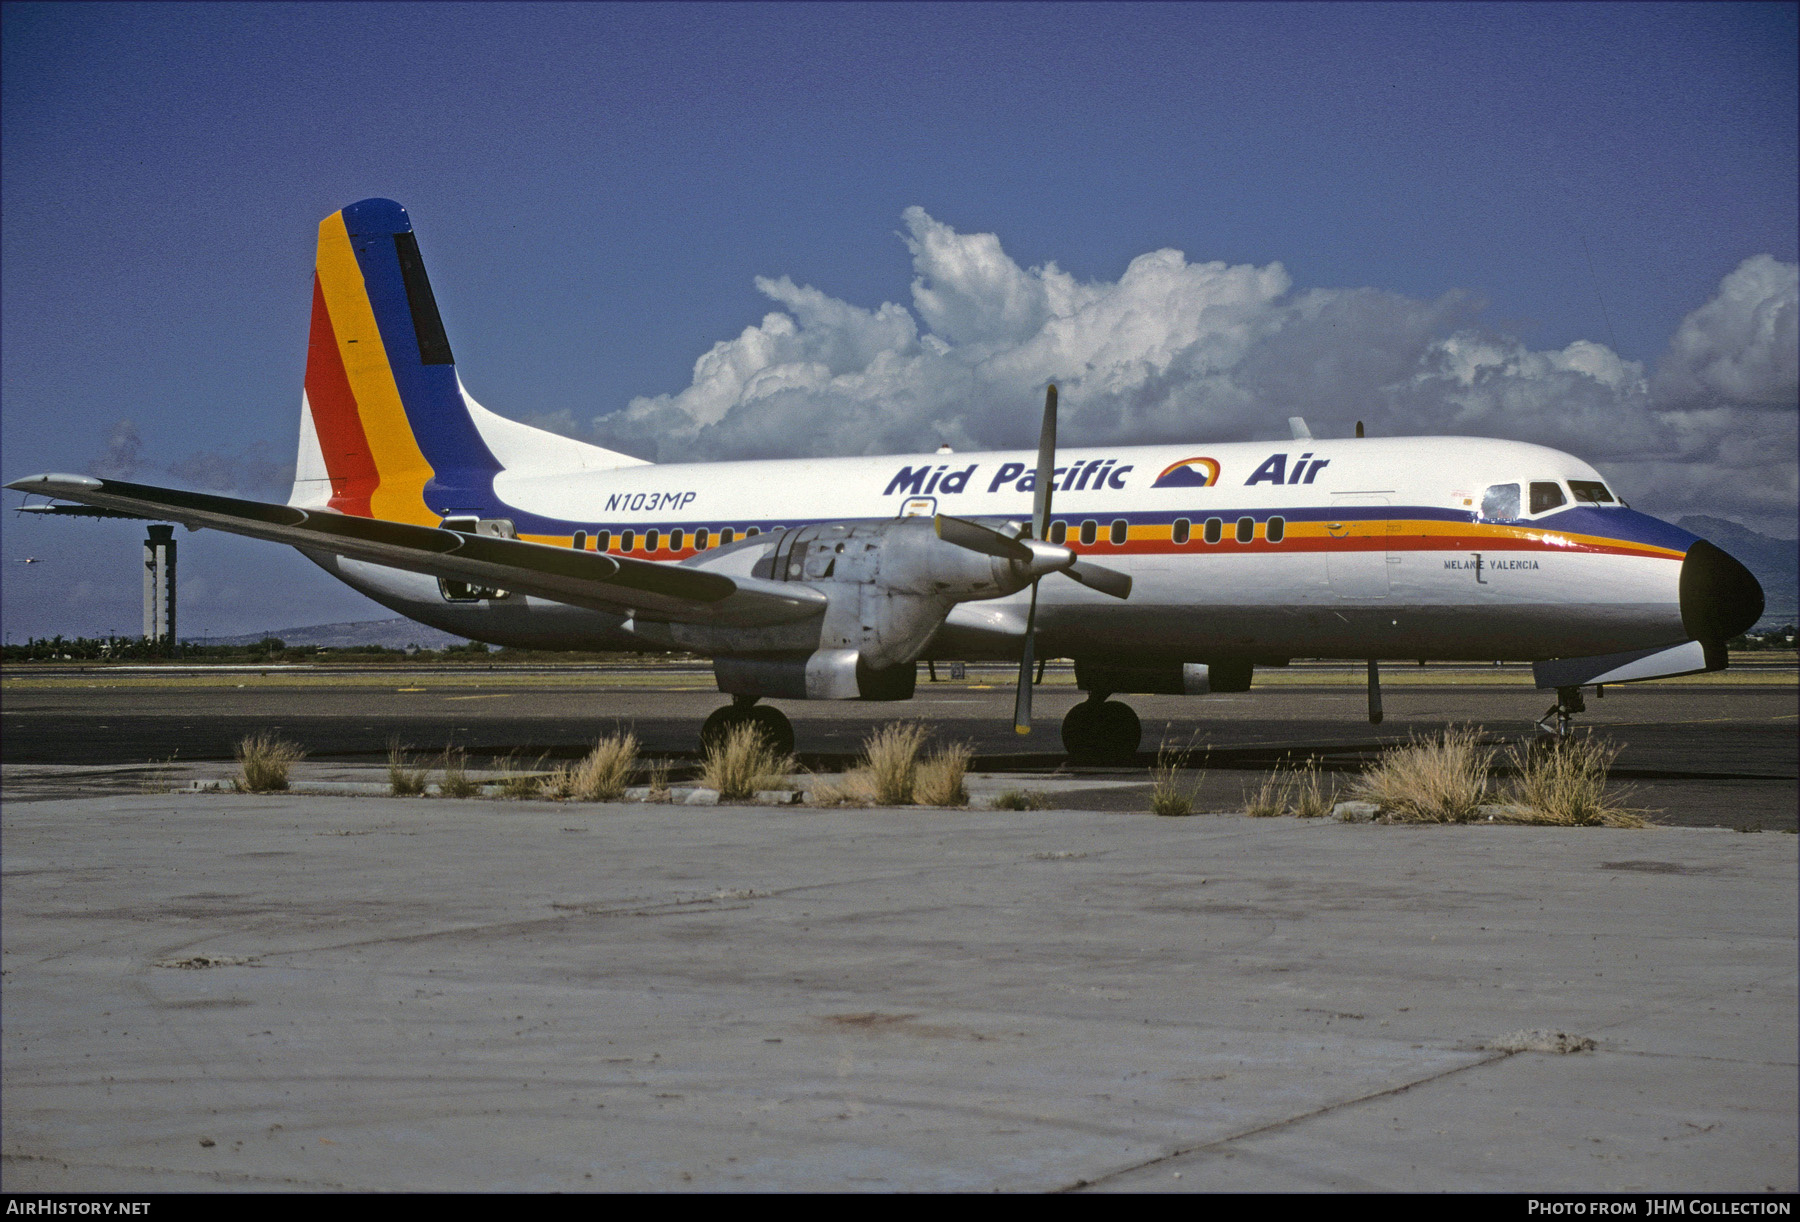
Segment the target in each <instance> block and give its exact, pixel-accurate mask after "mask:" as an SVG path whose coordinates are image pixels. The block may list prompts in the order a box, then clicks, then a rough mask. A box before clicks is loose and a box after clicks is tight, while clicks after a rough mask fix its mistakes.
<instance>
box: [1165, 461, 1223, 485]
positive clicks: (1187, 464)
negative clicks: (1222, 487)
mask: <svg viewBox="0 0 1800 1222" xmlns="http://www.w3.org/2000/svg"><path fill="white" fill-rule="evenodd" d="M1218 482H1219V463H1218V460H1217V459H1212V458H1184V459H1182V460H1181V461H1180V462H1178V463H1170V464H1169V465H1168V466H1166V467H1164V468H1163V473H1162V474H1161V475H1159V476H1157V477H1156V482H1155V483H1153V484H1151V485H1150V486H1151V487H1152V488H1210V487H1212V486H1213V485H1214V484H1216V483H1218Z"/></svg>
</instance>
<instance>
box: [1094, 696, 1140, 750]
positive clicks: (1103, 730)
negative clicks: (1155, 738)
mask: <svg viewBox="0 0 1800 1222" xmlns="http://www.w3.org/2000/svg"><path fill="white" fill-rule="evenodd" d="M1099 713H1100V737H1101V743H1102V748H1101V750H1102V756H1103V762H1104V763H1108V764H1129V763H1131V762H1132V761H1133V760H1135V759H1136V758H1137V751H1138V745H1139V744H1140V743H1142V742H1143V741H1144V723H1143V722H1141V721H1139V720H1138V715H1137V713H1136V712H1135V711H1133V709H1132V707H1131V706H1130V705H1129V704H1122V703H1120V702H1119V701H1117V700H1108V701H1106V702H1104V703H1103V704H1101V705H1100V708H1099Z"/></svg>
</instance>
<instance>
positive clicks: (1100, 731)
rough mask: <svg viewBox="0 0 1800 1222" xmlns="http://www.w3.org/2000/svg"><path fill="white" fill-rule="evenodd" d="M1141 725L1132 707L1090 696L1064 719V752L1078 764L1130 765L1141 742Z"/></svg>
mask: <svg viewBox="0 0 1800 1222" xmlns="http://www.w3.org/2000/svg"><path fill="white" fill-rule="evenodd" d="M1143 737H1144V727H1143V723H1141V722H1140V721H1138V715H1137V714H1136V713H1134V712H1132V709H1131V706H1130V705H1128V704H1121V703H1120V702H1119V701H1117V700H1109V699H1107V698H1106V694H1105V693H1104V692H1094V693H1091V694H1090V695H1089V696H1088V698H1087V699H1086V700H1084V701H1082V702H1081V703H1080V704H1078V705H1076V706H1075V707H1074V708H1072V709H1070V710H1069V712H1068V715H1067V716H1066V717H1064V718H1063V723H1062V740H1063V748H1064V749H1065V750H1066V751H1068V753H1069V759H1070V761H1071V762H1073V763H1077V764H1129V763H1130V762H1132V760H1133V759H1135V758H1136V756H1137V749H1138V744H1139V743H1140V742H1142V741H1143Z"/></svg>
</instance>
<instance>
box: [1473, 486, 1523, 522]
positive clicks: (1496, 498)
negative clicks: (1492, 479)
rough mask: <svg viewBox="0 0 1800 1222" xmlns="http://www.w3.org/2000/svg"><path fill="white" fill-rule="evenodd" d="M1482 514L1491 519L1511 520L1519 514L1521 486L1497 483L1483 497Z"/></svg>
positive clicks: (1496, 520)
mask: <svg viewBox="0 0 1800 1222" xmlns="http://www.w3.org/2000/svg"><path fill="white" fill-rule="evenodd" d="M1481 516H1482V517H1484V518H1487V519H1488V520H1490V521H1495V522H1510V521H1512V520H1513V519H1514V518H1516V517H1518V516H1519V486H1518V485H1517V484H1495V485H1493V486H1492V487H1491V488H1489V489H1488V490H1487V495H1486V496H1483V497H1482V498H1481Z"/></svg>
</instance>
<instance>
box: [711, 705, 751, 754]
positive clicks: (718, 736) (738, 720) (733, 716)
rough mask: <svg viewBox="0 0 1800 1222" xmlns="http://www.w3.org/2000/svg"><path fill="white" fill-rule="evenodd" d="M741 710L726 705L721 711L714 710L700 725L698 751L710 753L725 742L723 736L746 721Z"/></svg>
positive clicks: (746, 718)
mask: <svg viewBox="0 0 1800 1222" xmlns="http://www.w3.org/2000/svg"><path fill="white" fill-rule="evenodd" d="M748 720H749V718H748V717H747V716H746V715H745V712H744V710H743V709H740V708H738V707H737V706H736V705H731V704H728V705H726V706H725V707H724V708H722V709H714V710H713V711H712V713H711V714H710V715H709V716H708V717H707V719H706V720H705V721H703V722H701V723H700V750H702V751H711V750H712V749H713V748H714V747H717V746H718V745H719V744H721V743H723V742H724V741H725V736H726V735H728V734H730V733H731V731H732V730H733V729H734V728H735V727H737V726H739V725H741V724H743V723H744V722H745V721H748Z"/></svg>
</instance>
